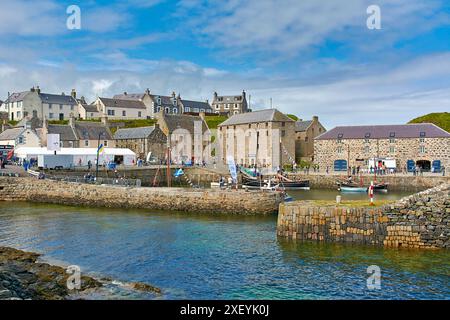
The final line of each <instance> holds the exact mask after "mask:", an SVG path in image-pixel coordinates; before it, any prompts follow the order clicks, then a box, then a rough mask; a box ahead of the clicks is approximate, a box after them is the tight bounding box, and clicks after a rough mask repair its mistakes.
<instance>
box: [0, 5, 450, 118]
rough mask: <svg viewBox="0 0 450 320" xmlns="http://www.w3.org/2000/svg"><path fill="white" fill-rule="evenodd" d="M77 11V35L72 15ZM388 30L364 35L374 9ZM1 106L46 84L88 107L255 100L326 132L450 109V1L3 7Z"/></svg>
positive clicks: (256, 104)
mask: <svg viewBox="0 0 450 320" xmlns="http://www.w3.org/2000/svg"><path fill="white" fill-rule="evenodd" d="M72 4H74V5H78V6H79V7H80V9H81V23H82V28H81V30H68V29H67V28H66V20H67V17H68V15H67V14H66V8H67V7H68V6H69V5H72ZM371 4H376V5H379V6H380V8H381V23H382V29H381V30H369V29H368V28H367V27H366V19H367V17H368V14H367V13H366V9H367V7H368V6H369V5H371ZM0 40H1V41H0V99H5V98H6V96H7V92H8V91H9V92H13V91H21V90H27V89H29V88H30V87H31V86H33V85H40V87H41V88H42V89H43V90H44V91H46V92H63V91H64V92H70V90H71V89H72V88H76V89H77V91H78V93H79V94H80V95H84V96H86V97H87V98H88V100H93V99H95V97H96V96H98V95H100V96H111V95H114V94H116V93H121V92H123V91H127V92H140V91H143V90H144V89H146V88H149V89H150V90H151V91H152V92H154V93H157V94H170V93H171V92H172V91H176V92H180V93H181V96H182V97H185V98H189V99H201V100H205V99H211V98H212V95H213V92H214V91H218V92H219V94H234V93H240V92H241V91H242V90H243V89H245V90H246V91H247V92H248V94H250V95H251V97H252V98H251V99H252V107H253V108H254V109H262V108H267V107H269V103H270V102H269V101H270V98H273V101H274V106H275V107H277V108H278V109H280V110H281V111H284V112H289V113H295V114H297V115H298V116H299V117H301V118H304V119H307V118H310V117H312V116H313V115H318V116H319V117H320V119H321V121H322V122H323V123H324V124H325V125H326V126H327V127H332V126H335V125H351V124H362V123H380V124H382V123H404V122H406V121H408V120H409V119H411V118H413V117H415V116H418V115H422V114H424V113H428V112H439V111H449V110H450V3H449V1H445V0H422V1H419V0H370V1H367V0H347V1H338V0H323V1H316V0H230V1H222V0H211V1H206V0H180V1H175V0H167V1H164V0H148V1H145V0H131V1H91V0H87V1H73V0H72V1H65V0H64V1H56V0H41V1H29V0H15V1H14V0H12V1H9V0H8V1H7V0H0Z"/></svg>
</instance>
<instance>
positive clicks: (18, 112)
mask: <svg viewBox="0 0 450 320" xmlns="http://www.w3.org/2000/svg"><path fill="white" fill-rule="evenodd" d="M19 118H20V111H17V119H19Z"/></svg>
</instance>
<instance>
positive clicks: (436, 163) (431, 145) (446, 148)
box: [314, 123, 450, 171]
mask: <svg viewBox="0 0 450 320" xmlns="http://www.w3.org/2000/svg"><path fill="white" fill-rule="evenodd" d="M371 159H377V160H376V161H378V159H393V160H395V162H396V169H397V170H398V171H413V170H414V168H415V167H416V166H419V167H421V168H422V169H423V170H425V171H428V170H431V169H432V168H434V170H436V171H439V170H440V169H441V168H442V167H443V166H445V167H446V168H450V134H449V133H448V132H447V131H445V130H443V129H441V128H439V127H438V126H436V125H434V124H428V123H423V124H422V123H421V124H406V125H374V126H346V127H336V128H334V129H332V130H330V131H328V132H326V133H323V134H322V135H320V136H318V137H316V139H315V141H314V162H315V163H316V164H318V165H319V166H320V168H322V169H325V168H328V169H329V170H330V171H332V170H334V171H346V170H348V168H349V167H361V168H362V169H367V168H368V167H369V166H370V165H369V160H371Z"/></svg>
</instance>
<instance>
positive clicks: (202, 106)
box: [181, 99, 212, 111]
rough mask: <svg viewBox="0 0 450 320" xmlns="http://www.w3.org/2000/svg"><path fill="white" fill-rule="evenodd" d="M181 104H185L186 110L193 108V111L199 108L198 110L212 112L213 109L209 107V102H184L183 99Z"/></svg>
mask: <svg viewBox="0 0 450 320" xmlns="http://www.w3.org/2000/svg"><path fill="white" fill-rule="evenodd" d="M181 103H182V104H183V106H184V107H185V108H186V107H188V108H191V111H192V109H193V108H198V109H205V111H211V110H212V108H211V106H210V105H209V103H207V102H203V101H192V100H184V99H181Z"/></svg>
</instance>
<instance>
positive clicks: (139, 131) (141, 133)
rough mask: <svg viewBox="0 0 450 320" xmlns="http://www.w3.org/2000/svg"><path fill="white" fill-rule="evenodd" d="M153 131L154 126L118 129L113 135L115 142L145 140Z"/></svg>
mask: <svg viewBox="0 0 450 320" xmlns="http://www.w3.org/2000/svg"><path fill="white" fill-rule="evenodd" d="M154 130H155V126H150V127H140V128H126V129H119V130H117V131H116V134H115V135H114V139H116V140H126V139H146V138H148V136H149V135H150V134H151V133H152V132H153V131H154Z"/></svg>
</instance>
